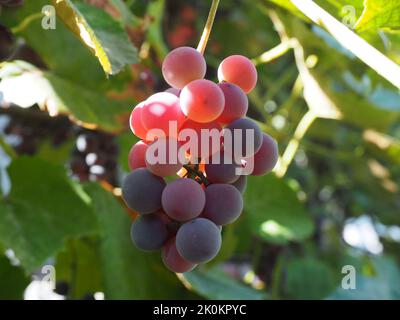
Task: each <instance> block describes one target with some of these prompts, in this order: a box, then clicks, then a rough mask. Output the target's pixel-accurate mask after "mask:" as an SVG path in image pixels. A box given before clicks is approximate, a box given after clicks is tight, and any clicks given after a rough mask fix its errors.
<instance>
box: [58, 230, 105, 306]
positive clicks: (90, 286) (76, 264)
mask: <svg viewBox="0 0 400 320" xmlns="http://www.w3.org/2000/svg"><path fill="white" fill-rule="evenodd" d="M98 249H99V247H98V241H97V239H96V238H94V237H85V238H80V239H70V240H69V241H68V242H67V246H66V249H65V250H63V251H61V252H60V253H59V254H58V256H57V260H56V265H55V268H56V270H57V281H65V282H67V283H68V284H69V290H70V292H69V293H68V297H70V298H72V299H82V297H84V296H85V295H86V294H93V293H95V292H99V291H100V292H101V291H102V290H103V286H102V273H101V263H100V255H99V250H98Z"/></svg>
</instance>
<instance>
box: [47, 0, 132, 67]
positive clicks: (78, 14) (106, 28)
mask: <svg viewBox="0 0 400 320" xmlns="http://www.w3.org/2000/svg"><path fill="white" fill-rule="evenodd" d="M52 3H53V5H54V6H55V8H56V11H57V15H58V16H59V17H60V18H61V19H62V20H63V22H64V23H65V24H66V25H67V26H68V28H69V29H71V30H72V32H73V33H75V34H76V35H77V36H78V37H79V39H80V40H81V41H82V42H83V43H84V44H85V45H86V46H87V47H88V48H89V49H90V50H91V51H92V52H93V54H94V55H95V56H96V57H97V59H99V61H100V64H101V65H102V67H103V69H104V71H105V72H106V73H108V74H117V73H118V72H120V71H121V70H122V69H123V68H124V67H125V66H127V65H129V64H132V63H136V62H138V57H137V50H136V48H134V47H133V45H132V44H131V42H130V41H129V38H128V35H127V34H126V32H125V31H124V30H123V28H122V27H121V25H120V24H119V23H118V22H117V21H115V20H114V19H113V18H112V17H111V16H110V15H109V14H107V13H106V12H105V11H103V10H101V9H99V8H97V7H94V6H89V5H86V4H83V3H77V4H74V3H73V2H72V1H70V0H53V1H52Z"/></svg>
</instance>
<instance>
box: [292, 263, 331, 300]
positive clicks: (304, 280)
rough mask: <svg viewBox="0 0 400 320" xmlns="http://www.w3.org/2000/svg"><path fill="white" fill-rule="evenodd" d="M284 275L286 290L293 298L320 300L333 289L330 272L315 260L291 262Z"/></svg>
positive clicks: (327, 267) (325, 266)
mask: <svg viewBox="0 0 400 320" xmlns="http://www.w3.org/2000/svg"><path fill="white" fill-rule="evenodd" d="M286 273H287V274H286V288H287V291H288V293H289V294H290V295H291V296H293V297H294V298H298V299H322V298H324V297H326V296H327V295H328V294H329V293H331V292H332V291H333V290H334V289H335V283H334V277H333V274H332V270H331V269H330V268H329V266H327V265H326V264H325V263H323V262H322V261H319V260H317V259H315V258H302V259H297V260H293V261H291V262H290V263H289V264H288V266H287V270H286Z"/></svg>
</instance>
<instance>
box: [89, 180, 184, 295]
mask: <svg viewBox="0 0 400 320" xmlns="http://www.w3.org/2000/svg"><path fill="white" fill-rule="evenodd" d="M85 190H86V191H87V192H88V194H89V195H90V196H91V198H92V203H93V206H94V209H95V211H96V213H97V215H98V219H99V221H100V222H99V223H100V226H101V238H100V248H99V250H100V257H101V266H102V274H103V283H104V290H105V291H104V293H105V296H106V298H107V299H184V298H190V295H188V293H187V291H186V290H185V289H184V287H183V286H182V284H181V283H180V282H179V280H178V278H177V277H176V276H175V274H174V273H172V272H170V271H168V270H167V269H166V268H165V267H164V265H163V263H162V261H161V258H160V253H159V252H155V253H149V252H142V251H139V250H138V249H136V248H135V247H134V245H133V244H132V241H131V239H130V226H131V223H132V221H131V219H130V217H129V215H128V213H127V212H126V211H125V210H124V208H123V206H122V205H121V204H120V203H119V202H118V201H117V200H116V199H115V197H114V196H113V195H112V194H110V193H108V192H107V191H105V190H104V189H102V188H101V187H100V186H99V185H97V184H88V185H87V186H86V187H85Z"/></svg>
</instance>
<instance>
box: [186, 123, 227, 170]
mask: <svg viewBox="0 0 400 320" xmlns="http://www.w3.org/2000/svg"><path fill="white" fill-rule="evenodd" d="M185 129H191V130H193V131H194V133H195V137H196V139H195V137H193V136H192V135H190V132H188V135H187V136H186V135H185V132H186V131H183V130H185ZM221 131H222V127H221V126H220V125H219V124H218V123H217V122H209V123H199V122H195V121H193V120H190V119H188V120H186V121H185V122H184V123H183V125H182V127H181V130H180V133H179V140H180V141H181V142H182V145H184V144H186V143H188V146H193V148H190V147H189V148H185V149H186V151H188V153H189V154H190V157H191V161H192V162H194V161H195V160H198V159H199V158H201V159H207V158H208V157H210V156H211V155H213V154H214V153H216V152H218V151H219V150H220V148H221V144H222V143H221V142H222V135H221ZM202 133H203V136H204V139H203V138H202ZM193 139H195V140H193ZM196 141H197V143H195V142H196ZM195 145H197V146H196V147H194V146H195Z"/></svg>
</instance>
